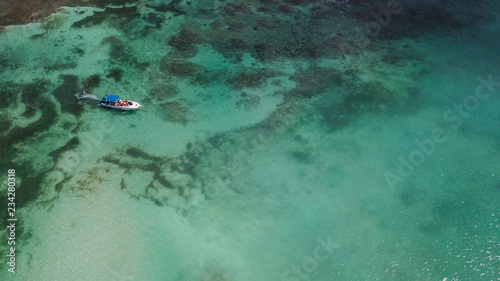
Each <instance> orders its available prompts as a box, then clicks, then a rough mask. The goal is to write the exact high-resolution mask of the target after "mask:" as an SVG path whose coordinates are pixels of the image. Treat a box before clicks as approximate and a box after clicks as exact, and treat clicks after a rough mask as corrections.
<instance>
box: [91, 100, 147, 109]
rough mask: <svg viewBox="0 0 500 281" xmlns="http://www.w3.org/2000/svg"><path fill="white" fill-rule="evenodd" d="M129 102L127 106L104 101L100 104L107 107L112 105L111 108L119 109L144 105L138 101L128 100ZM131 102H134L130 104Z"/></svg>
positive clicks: (136, 107)
mask: <svg viewBox="0 0 500 281" xmlns="http://www.w3.org/2000/svg"><path fill="white" fill-rule="evenodd" d="M128 102H129V104H128V105H127V106H116V105H112V104H106V103H103V102H101V103H99V104H100V105H102V106H105V107H110V108H114V109H119V110H135V109H138V108H140V107H141V106H142V105H140V104H139V103H138V102H136V101H128ZM130 103H132V104H130Z"/></svg>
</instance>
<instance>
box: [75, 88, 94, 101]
mask: <svg viewBox="0 0 500 281" xmlns="http://www.w3.org/2000/svg"><path fill="white" fill-rule="evenodd" d="M75 97H76V98H77V99H79V100H81V99H93V100H99V98H98V97H97V96H95V95H93V94H92V93H90V92H87V91H85V90H82V91H79V92H78V93H76V94H75Z"/></svg>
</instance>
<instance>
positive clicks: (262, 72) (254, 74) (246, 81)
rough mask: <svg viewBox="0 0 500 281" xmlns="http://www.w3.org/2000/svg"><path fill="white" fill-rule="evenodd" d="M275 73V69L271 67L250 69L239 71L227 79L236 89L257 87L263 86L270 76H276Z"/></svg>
mask: <svg viewBox="0 0 500 281" xmlns="http://www.w3.org/2000/svg"><path fill="white" fill-rule="evenodd" d="M275 75H276V74H275V73H274V71H272V70H269V69H255V70H249V71H245V72H239V73H237V74H236V75H234V76H233V77H231V78H230V79H228V80H227V84H229V85H231V86H233V87H234V88H236V89H242V88H257V87H260V86H262V84H263V83H264V82H265V81H266V80H267V79H268V78H270V77H274V76H275Z"/></svg>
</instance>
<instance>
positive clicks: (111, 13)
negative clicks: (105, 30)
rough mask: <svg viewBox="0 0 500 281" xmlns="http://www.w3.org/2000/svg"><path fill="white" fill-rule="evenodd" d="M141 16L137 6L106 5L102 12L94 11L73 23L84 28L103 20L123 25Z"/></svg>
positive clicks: (76, 26)
mask: <svg viewBox="0 0 500 281" xmlns="http://www.w3.org/2000/svg"><path fill="white" fill-rule="evenodd" d="M138 16H140V14H139V12H138V11H137V7H135V6H132V7H126V6H125V5H124V6H122V7H118V8H117V7H106V9H104V11H102V12H98V11H96V12H94V14H93V15H91V16H88V17H86V18H84V19H82V20H79V21H77V22H75V23H73V25H72V27H75V28H83V27H92V26H96V25H100V24H102V23H103V22H109V23H111V24H112V25H113V26H115V27H123V25H124V24H125V23H127V22H129V21H130V19H135V18H137V17H138Z"/></svg>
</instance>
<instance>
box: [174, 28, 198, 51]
mask: <svg viewBox="0 0 500 281" xmlns="http://www.w3.org/2000/svg"><path fill="white" fill-rule="evenodd" d="M197 39H198V35H196V33H194V32H193V31H191V30H189V29H183V30H181V31H180V32H179V34H177V35H174V36H172V38H170V40H169V41H168V45H170V46H172V47H174V48H176V49H177V50H179V51H185V50H187V49H189V48H193V47H194V46H193V44H194V43H196V42H197Z"/></svg>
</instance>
